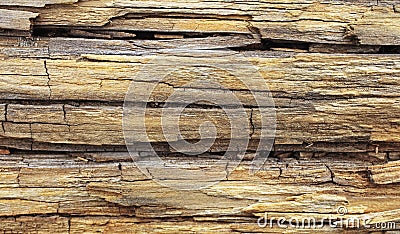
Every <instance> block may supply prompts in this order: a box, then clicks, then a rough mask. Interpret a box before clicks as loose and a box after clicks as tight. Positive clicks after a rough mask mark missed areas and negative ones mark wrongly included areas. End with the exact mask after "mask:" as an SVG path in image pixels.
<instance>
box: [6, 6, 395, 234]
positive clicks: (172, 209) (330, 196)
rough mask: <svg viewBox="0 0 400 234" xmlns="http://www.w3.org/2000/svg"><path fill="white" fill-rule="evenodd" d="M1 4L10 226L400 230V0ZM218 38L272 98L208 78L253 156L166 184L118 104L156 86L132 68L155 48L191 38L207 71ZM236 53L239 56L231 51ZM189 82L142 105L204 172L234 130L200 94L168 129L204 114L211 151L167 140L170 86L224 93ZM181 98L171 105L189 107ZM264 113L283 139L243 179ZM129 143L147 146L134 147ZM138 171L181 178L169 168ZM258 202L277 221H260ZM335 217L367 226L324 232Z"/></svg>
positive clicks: (183, 160)
mask: <svg viewBox="0 0 400 234" xmlns="http://www.w3.org/2000/svg"><path fill="white" fill-rule="evenodd" d="M0 8H1V9H0V67H1V68H2V69H1V70H0V123H1V127H0V188H1V189H0V230H1V231H3V232H4V233H30V232H37V233H95V232H103V233H151V232H155V233H180V232H183V233H197V232H200V233H215V232H222V233H228V232H229V233H231V232H232V233H259V232H269V233H282V232H287V233H293V232H300V233H314V232H317V233H342V232H346V233H347V232H348V233H360V232H363V233H398V232H399V231H400V223H399V222H400V200H399V197H400V187H399V186H400V163H399V162H400V59H399V56H398V54H399V53H400V11H399V8H400V6H399V3H398V2H397V1H391V0H387V1H381V0H380V1H367V0H362V1H349V0H336V1H333V0H327V1H314V0H301V1H293V0H284V1H272V0H269V1H253V0H252V1H219V0H218V1H203V0H185V1H176V0H166V1H147V0H146V1H144V0H142V1H141V0H137V1H136V0H135V1H133V0H130V1H128V0H81V1H80V0H43V1H40V0H31V1H26V0H13V1H11V0H3V1H2V2H0ZM226 49H232V51H231V52H229V53H230V54H235V55H237V56H240V57H241V58H243V59H245V60H246V61H248V62H249V63H250V64H251V65H252V66H253V67H254V68H255V69H257V70H258V71H259V72H260V75H261V77H262V78H263V80H264V81H265V82H266V83H267V85H268V88H269V91H270V94H271V95H272V97H273V100H274V106H271V105H270V104H268V105H264V106H263V105H259V104H257V103H256V102H255V99H254V98H253V97H252V95H251V92H250V91H249V90H248V89H246V87H245V86H244V85H243V83H241V82H238V80H237V79H235V77H233V76H231V75H230V74H226V73H218V74H213V75H216V77H218V81H219V82H221V84H223V86H224V87H227V88H228V89H229V90H231V91H232V92H233V93H234V94H235V95H236V96H237V98H238V99H239V100H240V102H241V103H242V104H243V105H244V111H245V114H246V116H247V118H246V119H245V120H244V121H243V126H241V127H240V128H239V129H236V130H239V131H240V132H242V133H244V134H246V135H249V136H250V142H249V146H248V152H247V153H246V155H245V157H244V160H243V161H242V162H241V164H240V166H239V167H237V168H236V169H235V170H233V171H232V172H231V173H228V170H227V169H226V168H225V169H224V170H226V171H224V170H222V174H223V175H224V179H223V180H222V181H221V182H220V183H217V184H215V185H213V186H211V187H208V188H204V189H201V190H198V191H178V190H174V189H170V188H166V187H163V186H161V185H159V184H158V183H156V182H155V181H153V180H152V178H149V177H147V176H146V175H144V174H143V173H142V171H141V170H140V169H139V168H138V167H137V165H135V163H134V162H133V159H132V157H131V156H130V155H129V153H128V152H127V149H126V146H125V144H126V143H125V139H124V135H123V131H122V115H123V103H124V98H125V95H126V93H127V90H128V87H129V85H130V84H131V82H132V81H136V82H142V83H146V82H147V83H149V84H154V83H155V82H156V79H155V78H154V77H147V78H146V79H145V80H140V79H139V78H137V74H138V73H139V72H140V69H141V68H143V67H144V66H150V65H152V64H154V60H153V59H154V58H156V57H157V58H167V59H169V58H168V56H167V55H166V54H167V53H166V51H167V52H168V51H172V52H174V51H182V50H192V51H193V50H196V51H197V55H200V57H201V56H203V58H202V59H200V60H201V61H203V62H204V63H206V64H208V65H210V66H212V65H218V64H219V62H220V61H221V60H224V57H221V56H219V55H218V54H219V53H221V54H224V53H226V51H225V50H226ZM210 52H211V53H210ZM210 54H212V56H210ZM176 58H180V59H182V60H183V61H187V62H189V61H193V59H194V58H195V56H194V55H193V54H191V53H184V54H180V55H179V56H176ZM200 60H199V61H200ZM225 60H226V58H225ZM229 62H230V63H231V65H232V66H237V67H239V65H240V63H241V60H229ZM162 71H163V70H162V67H160V73H162ZM160 75H164V74H160ZM195 76H196V74H195V73H194V72H190V71H187V70H185V67H180V68H179V69H178V70H177V71H176V72H175V73H174V74H173V75H170V76H167V77H166V78H165V80H164V81H163V82H161V83H159V84H158V85H157V86H156V89H155V90H154V92H153V93H152V95H151V96H150V100H149V101H148V102H147V103H146V104H147V106H148V109H147V112H146V125H147V127H148V129H147V133H148V135H149V141H151V142H152V145H153V147H154V149H155V151H156V152H157V153H159V154H160V155H162V157H163V159H165V160H167V161H171V162H175V163H178V164H181V165H185V166H187V167H188V168H190V169H191V170H193V172H194V173H195V171H196V170H200V169H204V168H206V169H207V168H210V165H213V163H214V162H216V161H217V160H218V159H219V158H221V155H222V154H223V153H225V152H226V150H227V149H228V146H229V143H230V141H231V140H233V139H231V129H229V128H228V127H227V126H229V119H228V118H227V116H226V114H225V113H224V111H223V110H222V109H220V108H217V107H216V106H215V105H210V104H209V103H196V104H195V105H190V106H188V107H187V108H186V109H185V115H184V116H183V117H182V118H181V119H180V126H179V127H180V129H181V130H183V132H184V134H183V135H184V137H185V139H188V140H192V141H197V140H199V139H200V134H199V131H198V129H199V126H200V125H201V123H202V122H204V120H209V121H211V122H213V123H214V124H215V125H216V126H217V130H218V134H217V139H216V141H215V143H214V144H213V145H212V147H211V148H210V149H209V150H208V151H207V152H204V153H202V154H200V155H197V156H196V157H193V156H188V155H184V154H182V153H180V152H177V151H176V150H175V149H174V148H173V147H171V146H170V145H169V144H168V143H167V142H166V139H165V137H166V136H165V135H163V133H162V127H161V118H160V115H161V111H162V109H163V107H164V105H165V104H164V103H165V102H166V100H167V98H168V97H169V96H170V95H171V94H172V93H173V92H176V91H184V94H185V95H186V96H187V97H190V96H193V95H197V94H201V93H206V92H212V95H214V96H219V97H224V96H223V94H224V92H225V90H224V89H222V88H220V87H215V86H213V85H211V84H209V83H208V84H207V83H206V84H200V85H197V86H196V85H195V86H192V87H190V88H188V87H186V86H185V83H186V82H187V81H188V80H190V79H192V78H193V77H195ZM243 79H244V80H245V81H251V80H252V77H251V76H244V77H243ZM206 80H207V79H206ZM260 87H262V86H260ZM257 92H259V93H261V94H265V95H268V94H269V93H268V90H265V89H262V88H260V90H257ZM144 94H146V93H143V95H144ZM185 100H187V99H182V100H181V102H179V103H175V104H176V105H186V104H192V103H190V102H188V101H185ZM233 103H234V102H233V100H231V99H224V101H223V103H222V104H223V105H225V106H230V105H231V104H233ZM169 108H170V109H172V110H175V109H174V108H177V107H169ZM230 108H238V107H235V106H230ZM259 108H261V109H264V110H266V109H271V108H275V109H276V118H277V127H276V130H277V131H276V138H275V141H274V145H273V148H272V152H271V153H270V155H269V158H268V160H267V161H266V163H265V164H264V165H263V166H262V168H261V170H259V171H257V172H256V173H255V174H249V168H250V165H251V160H252V159H253V158H254V157H255V156H256V153H255V151H256V150H257V146H258V141H259V139H260V134H261V133H260V132H261V129H262V128H263V126H262V125H261V118H260V115H261V114H260V110H259ZM138 123H139V120H136V121H133V125H132V126H131V127H132V128H133V129H135V127H137V125H136V124H138ZM170 124H171V123H170ZM166 127H170V126H169V125H168V126H166ZM208 130H210V129H208ZM234 130H235V129H234ZM169 137H176V136H174V135H173V134H171V135H170V136H169ZM176 140H177V141H178V140H179V139H178V138H176ZM234 140H242V139H234ZM135 150H136V152H135V154H136V155H139V156H144V157H145V156H151V155H152V154H153V152H150V151H149V150H148V148H146V147H144V146H143V145H142V144H140V143H137V144H136V145H135ZM149 173H150V174H151V175H152V176H153V179H154V178H155V177H156V176H157V178H160V176H162V178H163V179H164V180H176V182H177V183H190V181H189V182H188V181H185V180H182V179H177V177H176V176H177V175H175V174H172V173H170V172H169V171H165V170H159V171H157V170H153V171H151V172H149ZM207 173H213V172H212V171H208V172H207ZM340 209H341V211H344V212H342V213H341V212H338V211H340ZM343 209H344V210H343ZM266 214H267V215H268V217H267V220H268V221H271V222H273V226H272V227H270V226H266V227H260V226H258V225H257V221H259V220H260V218H261V219H262V218H265V215H266ZM273 217H276V219H275V220H273V219H272V218H273ZM279 217H284V218H286V220H289V219H291V218H294V219H296V218H297V219H307V218H315V220H316V222H317V223H318V225H319V226H318V228H316V230H315V229H313V228H304V227H303V228H295V227H287V228H282V227H279V226H278V221H277V219H278V218H279ZM330 217H331V218H332V219H333V220H334V221H338V220H341V219H357V220H361V219H362V220H369V224H370V225H369V226H363V228H355V227H354V226H351V225H348V224H347V225H346V224H343V225H342V226H340V227H332V225H330V223H329V222H328V221H327V218H330ZM285 224H288V223H287V222H286V223H285ZM383 224H386V226H385V227H382V225H383Z"/></svg>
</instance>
